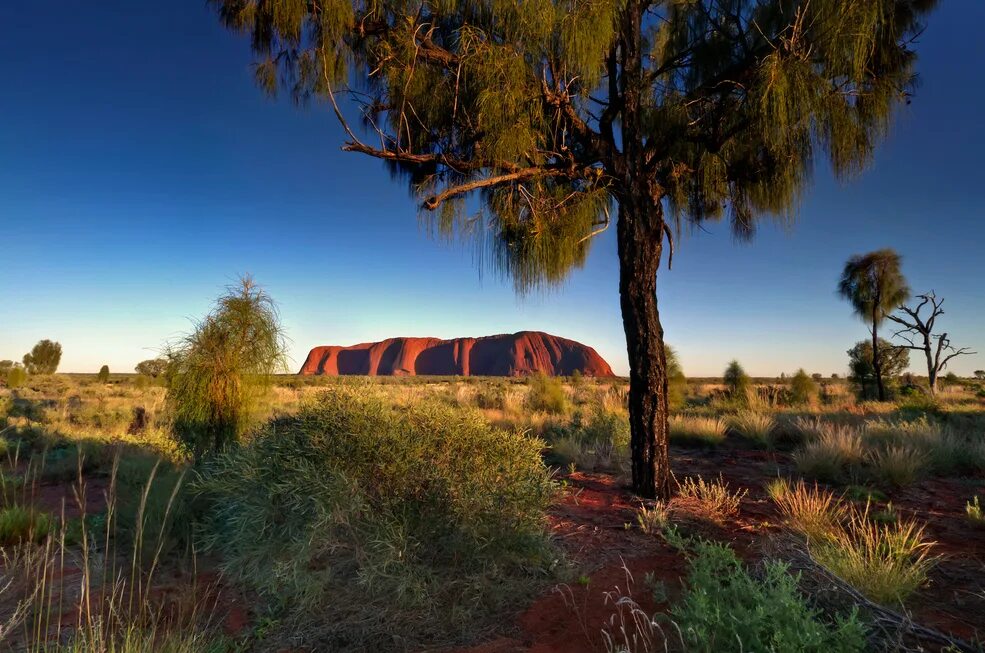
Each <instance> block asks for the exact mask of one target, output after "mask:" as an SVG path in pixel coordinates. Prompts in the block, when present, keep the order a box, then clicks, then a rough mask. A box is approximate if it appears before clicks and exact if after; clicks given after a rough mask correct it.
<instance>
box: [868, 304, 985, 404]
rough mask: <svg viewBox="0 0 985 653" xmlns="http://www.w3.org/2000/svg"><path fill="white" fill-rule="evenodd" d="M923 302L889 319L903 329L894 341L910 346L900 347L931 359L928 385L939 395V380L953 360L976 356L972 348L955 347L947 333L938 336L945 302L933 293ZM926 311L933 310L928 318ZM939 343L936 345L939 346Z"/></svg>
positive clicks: (901, 310)
mask: <svg viewBox="0 0 985 653" xmlns="http://www.w3.org/2000/svg"><path fill="white" fill-rule="evenodd" d="M917 299H919V300H920V303H918V304H917V305H916V306H914V307H913V308H910V307H908V306H905V305H903V304H901V305H900V306H898V307H897V309H896V310H897V311H898V312H899V313H902V314H903V315H888V316H887V317H888V318H889V319H890V320H892V321H893V322H895V323H896V324H899V325H900V326H902V327H903V328H901V329H900V330H899V331H896V332H895V333H894V334H893V337H894V338H899V339H900V340H902V341H903V342H905V343H906V344H904V345H900V347H904V348H906V349H916V350H918V351H922V352H923V353H924V356H926V358H927V382H928V384H929V387H930V394H931V395H933V394H936V392H937V377H938V375H939V374H940V373H941V370H943V369H944V368H946V367H947V364H948V362H949V361H950V360H951V359H952V358H956V357H958V356H965V355H970V354H975V353H977V352H974V351H971V349H969V348H968V347H961V348H960V349H957V348H955V347H954V346H952V345H951V340H950V338H948V335H947V333H946V332H945V333H934V327H935V325H936V323H937V318H938V317H940V316H941V315H943V314H944V310H943V309H942V308H941V306H942V305H943V304H944V298H943V297H938V296H937V295H936V294H935V293H934V291H933V290H931V291H930V292H929V293H925V294H923V295H917ZM925 308H929V310H930V315H928V316H927V317H926V318H924V317H922V316H921V313H922V312H923V310H924V309H925ZM935 341H936V342H935Z"/></svg>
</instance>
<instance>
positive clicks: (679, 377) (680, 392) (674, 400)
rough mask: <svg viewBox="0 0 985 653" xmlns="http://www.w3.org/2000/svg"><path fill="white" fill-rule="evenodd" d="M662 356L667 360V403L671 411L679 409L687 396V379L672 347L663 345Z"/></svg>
mask: <svg viewBox="0 0 985 653" xmlns="http://www.w3.org/2000/svg"><path fill="white" fill-rule="evenodd" d="M664 355H665V356H666V360H667V403H668V404H669V405H670V407H671V409H675V408H680V407H681V406H683V405H684V399H685V398H686V396H687V377H686V376H684V368H683V367H681V362H680V359H679V358H678V357H677V351H676V350H675V349H674V348H673V347H671V346H670V345H665V346H664Z"/></svg>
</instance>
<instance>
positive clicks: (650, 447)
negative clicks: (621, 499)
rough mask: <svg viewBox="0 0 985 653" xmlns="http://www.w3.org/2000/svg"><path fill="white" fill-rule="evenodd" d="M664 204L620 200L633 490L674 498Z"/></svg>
mask: <svg viewBox="0 0 985 653" xmlns="http://www.w3.org/2000/svg"><path fill="white" fill-rule="evenodd" d="M662 228H663V223H662V216H661V207H660V205H659V204H656V205H654V203H653V200H652V199H651V198H650V197H649V196H648V195H646V196H644V195H643V194H641V193H640V194H637V193H628V194H627V195H626V196H624V197H623V198H621V199H620V201H619V218H618V225H617V231H618V241H619V299H620V303H621V305H622V323H623V328H624V330H625V331H626V350H627V353H628V354H629V425H630V432H631V439H630V447H631V449H632V467H633V491H634V492H635V493H636V494H638V495H640V496H642V497H645V498H650V499H653V498H659V499H666V498H669V497H670V494H671V488H670V478H671V476H670V457H669V453H668V449H667V443H668V436H669V424H668V411H667V362H666V356H665V354H664V340H663V327H662V326H660V314H659V312H658V311H657V268H658V267H659V265H660V255H661V249H662V245H663V231H662Z"/></svg>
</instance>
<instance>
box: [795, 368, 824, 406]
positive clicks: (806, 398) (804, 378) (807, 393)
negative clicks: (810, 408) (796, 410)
mask: <svg viewBox="0 0 985 653" xmlns="http://www.w3.org/2000/svg"><path fill="white" fill-rule="evenodd" d="M818 376H820V375H818ZM790 396H791V400H792V401H793V403H795V404H809V403H811V402H812V401H813V400H814V397H816V396H817V383H816V382H815V380H814V379H813V378H812V377H810V376H808V375H807V372H805V371H804V370H803V368H801V369H799V370H797V373H796V374H794V375H793V377H791V379H790Z"/></svg>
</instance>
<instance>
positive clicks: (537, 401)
mask: <svg viewBox="0 0 985 653" xmlns="http://www.w3.org/2000/svg"><path fill="white" fill-rule="evenodd" d="M527 385H528V386H530V390H529V392H528V393H527V406H528V407H529V408H530V410H537V411H543V412H545V413H552V414H555V415H560V414H563V413H564V412H565V411H566V410H567V409H568V397H567V395H566V394H565V392H564V385H563V384H562V383H561V381H560V379H556V378H554V377H552V376H547V375H546V374H544V373H543V372H538V373H537V374H532V375H531V376H530V378H529V379H528V380H527Z"/></svg>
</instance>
